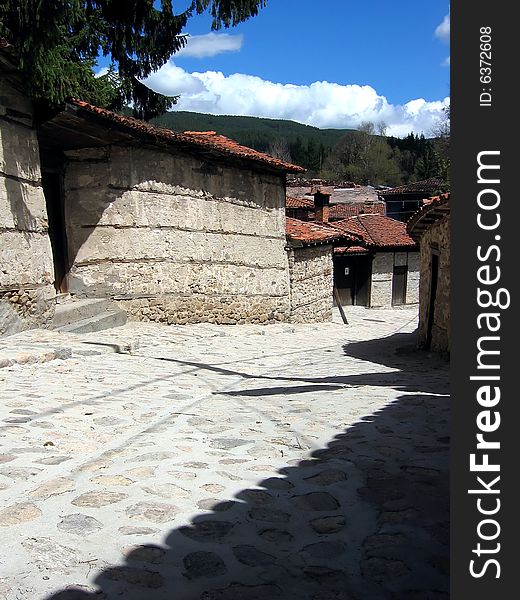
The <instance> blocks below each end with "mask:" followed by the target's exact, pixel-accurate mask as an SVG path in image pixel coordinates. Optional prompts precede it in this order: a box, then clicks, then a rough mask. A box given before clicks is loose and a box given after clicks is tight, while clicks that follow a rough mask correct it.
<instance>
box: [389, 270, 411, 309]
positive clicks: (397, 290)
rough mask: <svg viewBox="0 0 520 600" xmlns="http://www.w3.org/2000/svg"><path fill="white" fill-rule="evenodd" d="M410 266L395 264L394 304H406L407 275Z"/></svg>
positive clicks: (393, 281) (393, 278)
mask: <svg viewBox="0 0 520 600" xmlns="http://www.w3.org/2000/svg"><path fill="white" fill-rule="evenodd" d="M407 273H408V267H407V266H406V265H404V266H395V267H394V273H393V277H392V306H400V305H401V304H406V279H407V277H406V275H407Z"/></svg>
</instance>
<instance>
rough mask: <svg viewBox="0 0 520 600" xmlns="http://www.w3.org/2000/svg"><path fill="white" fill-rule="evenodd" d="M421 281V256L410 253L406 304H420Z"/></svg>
mask: <svg viewBox="0 0 520 600" xmlns="http://www.w3.org/2000/svg"><path fill="white" fill-rule="evenodd" d="M420 280H421V254H420V252H408V276H407V281H406V304H418V303H419V285H420Z"/></svg>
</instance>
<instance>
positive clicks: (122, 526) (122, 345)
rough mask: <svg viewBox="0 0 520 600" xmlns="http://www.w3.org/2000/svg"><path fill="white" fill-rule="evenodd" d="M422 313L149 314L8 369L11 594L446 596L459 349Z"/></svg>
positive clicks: (47, 599)
mask: <svg viewBox="0 0 520 600" xmlns="http://www.w3.org/2000/svg"><path fill="white" fill-rule="evenodd" d="M415 317H416V314H415V311H413V310H410V309H405V310H384V311H383V310H380V311H378V310H365V309H361V308H351V309H350V310H349V319H350V324H349V325H348V326H344V325H343V324H340V323H326V324H317V325H287V324H285V325H267V326H215V325H210V324H202V325H193V326H170V327H167V326H160V325H155V324H144V323H131V324H128V325H126V326H125V327H121V328H117V329H113V330H109V331H106V332H102V333H98V334H88V335H85V336H82V337H81V339H79V338H75V345H73V347H72V353H71V357H70V358H64V359H58V360H52V361H51V362H47V363H27V364H23V365H21V364H15V365H12V366H6V367H4V368H3V369H1V370H0V397H1V402H0V420H1V422H0V445H1V448H0V534H1V536H2V549H1V550H0V598H2V599H4V598H5V599H6V600H29V599H30V600H87V599H90V600H97V599H100V598H101V599H103V598H104V599H107V600H112V599H113V598H114V599H117V598H124V599H125V600H126V599H128V600H191V599H194V600H195V599H197V600H198V599H201V600H256V599H264V598H266V599H270V598H280V599H284V600H286V599H287V600H296V599H298V600H300V599H307V598H308V599H312V600H333V599H334V600H347V599H348V600H350V599H354V600H356V599H359V600H364V599H367V600H370V599H374V600H375V599H380V598H381V599H382V598H390V599H396V600H397V599H399V600H400V599H402V598H406V599H408V598H410V599H414V600H428V599H436V600H437V599H443V598H447V597H448V545H449V535H448V508H449V505H448V471H447V469H448V447H449V438H448V435H449V434H448V430H449V427H448V417H449V397H448V391H449V390H448V365H447V364H446V363H445V362H442V361H441V360H440V359H438V358H436V357H435V356H431V355H429V354H427V353H425V352H418V351H415V349H414V335H413V333H412V332H413V331H414V329H415V326H416V318H415ZM33 335H35V336H37V335H38V333H37V332H33ZM81 348H83V350H81ZM114 349H115V350H116V351H115V352H114V351H113V350H114ZM121 349H123V350H121ZM90 350H92V352H91V351H90ZM97 350H99V352H98V351H97ZM104 350H106V351H104ZM108 350H111V351H110V352H109V351H108Z"/></svg>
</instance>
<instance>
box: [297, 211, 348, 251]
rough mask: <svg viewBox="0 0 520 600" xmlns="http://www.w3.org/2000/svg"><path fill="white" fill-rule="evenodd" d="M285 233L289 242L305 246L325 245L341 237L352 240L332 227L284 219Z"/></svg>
mask: <svg viewBox="0 0 520 600" xmlns="http://www.w3.org/2000/svg"><path fill="white" fill-rule="evenodd" d="M285 233H286V234H287V238H288V239H289V241H293V242H301V243H303V244H304V245H307V244H325V243H331V242H333V241H334V240H339V239H341V238H343V237H346V238H347V239H354V238H352V236H350V235H349V234H346V235H345V233H344V232H341V231H339V230H337V229H335V228H334V227H330V226H329V225H325V224H322V223H320V224H318V223H314V222H313V221H300V220H299V219H292V218H291V217H286V219H285Z"/></svg>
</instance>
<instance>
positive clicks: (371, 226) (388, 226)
mask: <svg viewBox="0 0 520 600" xmlns="http://www.w3.org/2000/svg"><path fill="white" fill-rule="evenodd" d="M331 225H332V226H333V227H336V228H338V229H340V230H341V231H344V232H345V233H350V234H354V235H358V236H360V237H361V239H362V240H363V242H364V244H366V246H368V247H371V248H385V247H386V248H390V247H411V246H415V245H416V243H415V241H414V240H413V239H412V238H411V237H410V236H409V235H408V233H407V232H406V224H405V223H402V222H401V221H396V220H395V219H391V218H390V217H385V216H383V215H357V216H355V217H349V218H348V219H344V220H343V221H336V222H335V223H332V224H331Z"/></svg>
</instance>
